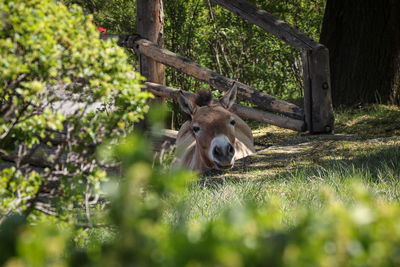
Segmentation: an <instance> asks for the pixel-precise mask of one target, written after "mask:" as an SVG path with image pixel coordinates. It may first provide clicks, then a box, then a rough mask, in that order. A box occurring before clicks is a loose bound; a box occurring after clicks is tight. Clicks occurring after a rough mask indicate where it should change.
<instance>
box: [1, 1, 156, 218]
mask: <svg viewBox="0 0 400 267" xmlns="http://www.w3.org/2000/svg"><path fill="white" fill-rule="evenodd" d="M0 10H1V11H0V16H1V18H2V19H1V22H0V58H1V60H0V70H1V71H0V81H1V83H0V101H1V105H0V125H1V126H0V154H1V158H2V159H6V160H7V163H5V162H4V163H3V164H2V165H1V168H0V185H1V187H0V199H1V200H0V214H1V217H0V223H1V222H3V221H4V220H5V218H6V217H7V216H8V215H9V214H10V213H11V212H13V211H20V212H21V211H25V212H26V213H31V212H32V211H34V213H33V214H32V216H31V218H34V217H35V216H36V214H37V211H39V210H40V211H42V212H46V213H48V214H52V215H57V216H59V217H60V218H61V219H65V220H68V219H71V220H73V221H80V220H81V218H80V216H76V214H75V213H74V212H73V211H74V209H76V208H79V209H80V208H82V206H83V205H85V206H86V209H89V210H90V209H91V208H92V207H93V206H94V205H93V204H92V205H89V204H88V203H89V199H90V202H91V203H93V198H94V196H98V195H99V194H100V193H101V192H100V181H103V180H104V179H105V172H104V169H106V167H105V166H102V164H101V163H100V162H99V161H97V160H96V158H95V156H94V151H95V150H96V147H97V146H98V145H100V144H102V143H103V142H104V141H105V140H106V139H108V140H111V141H110V142H112V140H114V142H115V140H117V139H118V138H119V137H121V136H124V135H126V134H128V133H130V132H131V131H132V129H133V123H134V122H136V121H138V120H139V119H141V118H143V114H144V113H145V112H146V111H147V109H148V108H147V106H146V99H147V98H148V97H149V96H150V94H149V93H146V92H142V91H141V87H142V86H141V80H142V78H141V77H140V75H138V74H136V73H135V72H134V71H133V69H132V67H131V66H130V65H129V64H128V58H127V56H126V54H125V52H124V50H123V49H121V48H118V47H117V46H116V44H114V43H113V42H111V41H107V42H105V41H101V40H99V38H98V32H97V29H96V28H95V27H94V25H93V24H92V18H91V17H90V16H89V17H85V16H84V15H83V14H82V11H81V9H80V8H79V7H78V6H71V7H70V8H69V9H68V8H67V7H66V6H64V5H62V4H59V3H57V2H55V1H51V0H45V1H39V0H29V1H22V0H15V1H9V0H0ZM71 102H72V103H73V106H71ZM85 198H86V199H85ZM43 199H46V200H43ZM84 203H86V204H84ZM89 206H90V207H89ZM89 213H90V212H89Z"/></svg>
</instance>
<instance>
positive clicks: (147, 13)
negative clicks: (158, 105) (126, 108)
mask: <svg viewBox="0 0 400 267" xmlns="http://www.w3.org/2000/svg"><path fill="white" fill-rule="evenodd" d="M136 4H137V31H138V34H140V35H141V36H142V37H144V38H146V39H148V40H150V41H152V42H153V43H156V44H157V45H158V46H160V47H164V12H163V1H162V0H152V1H148V0H137V3H136ZM140 73H141V74H142V75H143V76H144V77H146V79H147V81H150V82H155V83H159V84H164V85H165V66H164V65H163V64H161V63H158V62H156V61H155V60H153V59H151V58H149V57H146V56H143V55H140Z"/></svg>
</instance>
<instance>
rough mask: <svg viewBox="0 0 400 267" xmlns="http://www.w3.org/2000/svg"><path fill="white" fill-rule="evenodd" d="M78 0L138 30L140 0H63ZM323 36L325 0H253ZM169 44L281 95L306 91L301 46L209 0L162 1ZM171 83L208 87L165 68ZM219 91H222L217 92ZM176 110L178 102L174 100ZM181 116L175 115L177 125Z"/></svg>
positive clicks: (103, 21) (111, 24)
mask: <svg viewBox="0 0 400 267" xmlns="http://www.w3.org/2000/svg"><path fill="white" fill-rule="evenodd" d="M64 2H66V3H78V4H79V5H81V6H83V8H84V10H85V11H86V12H87V13H90V14H93V15H94V20H95V21H96V22H97V23H98V24H99V25H101V26H103V27H105V28H106V29H107V31H108V32H112V33H135V32H136V28H135V24H136V19H135V18H136V1H126V0H112V1H104V0H90V1H82V0H64ZM251 2H253V3H254V4H256V5H258V6H259V7H261V8H262V9H264V10H266V11H268V12H270V13H272V14H273V15H275V16H276V17H278V18H280V19H282V20H284V21H286V22H288V23H289V24H291V25H292V26H294V27H296V28H298V29H299V30H300V31H302V32H304V33H305V34H307V35H308V36H310V38H313V39H314V40H318V39H319V33H320V28H321V24H322V18H323V13H324V8H325V2H326V0H313V1H305V0H284V1H281V0H268V1H251ZM163 5H164V15H165V18H164V24H165V25H164V43H165V48H167V49H168V50H171V51H173V52H175V53H177V54H180V55H182V56H185V57H188V58H190V59H192V60H194V61H195V62H197V63H199V64H201V65H203V66H205V67H207V68H210V69H212V70H213V71H216V72H218V73H220V74H222V75H224V76H226V77H230V78H233V79H237V80H239V81H240V82H243V83H245V84H248V85H250V86H253V87H254V88H256V89H258V90H261V91H264V92H266V93H268V94H271V95H274V96H276V97H279V98H285V99H296V98H299V97H302V95H303V78H302V63H301V54H300V51H298V50H296V49H293V48H291V47H290V46H288V45H287V44H286V43H284V42H283V41H280V40H279V39H278V38H276V37H274V36H272V35H270V34H267V33H266V32H265V31H264V30H262V29H261V28H259V27H258V26H255V25H252V24H251V23H249V22H247V21H245V20H243V19H241V18H239V17H238V16H236V15H235V14H233V13H231V12H229V11H227V10H225V9H223V8H221V7H220V6H218V5H216V4H214V3H212V2H211V1H210V0H174V1H163ZM166 80H167V85H169V86H172V87H175V88H181V89H183V90H189V91H197V90H199V89H201V88H204V89H209V86H208V85H207V84H204V83H202V82H200V81H198V80H196V79H194V78H191V77H189V76H187V75H184V74H182V73H180V72H179V71H177V70H175V69H173V68H170V67H167V68H166ZM214 93H215V95H216V96H218V92H216V91H215V92H214ZM171 105H172V108H173V111H174V114H179V107H178V105H177V104H176V103H172V104H171ZM181 122H182V118H176V119H175V124H176V125H179V124H180V123H181Z"/></svg>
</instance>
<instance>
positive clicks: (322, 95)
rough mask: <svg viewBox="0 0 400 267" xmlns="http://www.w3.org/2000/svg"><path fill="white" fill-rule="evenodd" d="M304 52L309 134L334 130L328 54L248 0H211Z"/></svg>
mask: <svg viewBox="0 0 400 267" xmlns="http://www.w3.org/2000/svg"><path fill="white" fill-rule="evenodd" d="M211 1H213V2H214V3H216V4H218V5H220V6H222V7H223V8H225V9H227V10H229V11H231V12H233V13H235V14H236V15H238V16H240V17H242V18H244V19H246V20H248V21H249V22H251V23H253V24H255V25H257V26H259V27H261V28H262V29H264V30H265V31H267V32H269V33H271V34H273V35H275V36H276V37H278V38H279V39H281V40H283V41H285V42H286V43H288V44H289V45H290V46H292V47H295V48H297V49H301V50H302V52H303V75H304V113H305V114H304V115H305V118H304V119H305V121H306V124H307V130H308V131H309V132H310V133H330V132H332V131H333V127H334V117H333V108H332V98H331V84H330V71H329V51H328V49H327V48H326V47H324V46H323V45H321V44H319V43H317V42H316V41H314V40H312V39H310V38H309V37H308V36H306V35H305V34H303V33H301V32H300V31H299V30H297V29H296V28H294V27H292V26H290V25H289V24H287V23H286V22H284V21H282V20H279V19H277V18H276V17H274V16H273V15H271V14H269V13H268V12H266V11H265V10H262V9H260V8H258V7H257V6H255V5H254V4H252V3H249V2H248V1H246V0H211Z"/></svg>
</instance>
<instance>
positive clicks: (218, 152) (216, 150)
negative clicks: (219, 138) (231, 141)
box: [213, 146, 222, 157]
mask: <svg viewBox="0 0 400 267" xmlns="http://www.w3.org/2000/svg"><path fill="white" fill-rule="evenodd" d="M221 152H222V151H221V149H219V147H217V146H216V147H214V150H213V154H214V156H215V157H218V156H221V155H222V153H221Z"/></svg>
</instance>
